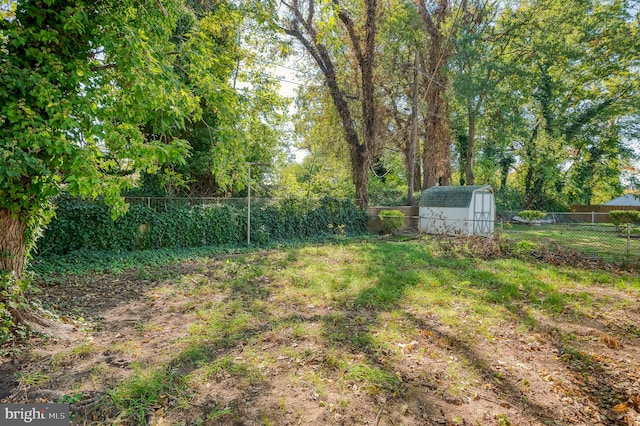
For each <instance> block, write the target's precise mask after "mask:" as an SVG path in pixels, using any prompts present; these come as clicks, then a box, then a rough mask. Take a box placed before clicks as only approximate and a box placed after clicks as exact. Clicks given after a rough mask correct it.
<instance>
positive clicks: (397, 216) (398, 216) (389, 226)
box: [378, 210, 404, 234]
mask: <svg viewBox="0 0 640 426" xmlns="http://www.w3.org/2000/svg"><path fill="white" fill-rule="evenodd" d="M378 217H379V218H380V224H381V225H382V233H384V234H391V233H392V232H394V231H396V230H398V229H400V227H401V226H402V222H403V221H404V214H403V213H402V212H401V211H400V210H383V211H381V212H380V214H379V215H378Z"/></svg>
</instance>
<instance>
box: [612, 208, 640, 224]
mask: <svg viewBox="0 0 640 426" xmlns="http://www.w3.org/2000/svg"><path fill="white" fill-rule="evenodd" d="M609 218H610V219H611V223H613V224H614V225H616V226H621V225H623V224H626V223H640V211H639V210H612V211H610V212H609Z"/></svg>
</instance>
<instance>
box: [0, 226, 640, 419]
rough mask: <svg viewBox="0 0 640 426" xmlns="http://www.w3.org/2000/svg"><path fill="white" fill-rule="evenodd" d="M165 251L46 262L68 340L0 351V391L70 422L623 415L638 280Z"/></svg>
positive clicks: (521, 261)
mask: <svg viewBox="0 0 640 426" xmlns="http://www.w3.org/2000/svg"><path fill="white" fill-rule="evenodd" d="M167 262H168V263H164V264H162V265H160V266H144V265H143V264H139V265H138V266H137V267H134V268H131V269H126V270H121V271H112V272H109V273H98V274H96V273H95V272H93V273H82V272H81V271H79V270H78V273H77V274H74V273H68V274H67V275H66V276H56V279H51V277H48V276H44V275H46V274H45V273H44V272H43V273H42V274H41V276H40V277H39V281H38V283H37V287H38V289H39V291H40V293H39V294H38V296H37V297H38V298H39V299H40V300H41V301H42V302H43V304H45V305H46V306H47V307H49V308H50V309H51V310H52V311H53V312H55V313H57V314H58V315H59V317H60V320H61V321H64V322H68V323H69V324H73V325H74V326H75V327H76V328H77V331H76V332H75V333H72V334H71V335H70V336H69V338H68V339H45V338H33V339H31V340H27V341H25V342H24V343H23V344H22V345H14V346H13V347H5V348H4V350H5V355H4V357H3V358H2V360H1V363H2V364H1V365H0V367H1V368H0V400H1V401H2V402H26V401H29V402H44V401H59V402H66V403H69V404H71V407H72V412H73V413H74V417H73V423H74V424H105V425H106V424H128V425H143V424H155V425H161V424H164V425H169V424H171V425H175V424H185V425H186V424H222V425H227V424H228V425H233V424H265V425H268V424H273V425H284V424H315V425H327V424H347V425H358V424H362V425H365V424H366V425H376V424H379V425H391V424H405V425H424V424H427V425H440V424H443V425H444V424H449V425H463V424H472V425H510V424H512V425H516V424H517V425H538V424H540V425H542V424H551V425H574V424H575V425H578V424H594V425H597V424H601V425H632V424H637V423H638V422H640V407H639V403H640V353H639V352H640V328H638V324H640V309H639V308H638V306H639V305H638V302H639V301H640V277H639V276H638V275H637V274H635V273H630V272H625V271H619V270H615V269H614V268H609V269H610V270H607V271H605V270H600V269H590V270H589V269H585V268H584V267H580V268H575V267H568V266H555V265H551V264H548V263H545V262H538V261H535V260H532V259H531V258H527V257H525V256H524V252H523V251H522V250H519V249H518V247H516V246H515V245H510V243H509V242H508V241H505V240H500V239H498V240H484V239H482V240H473V239H470V240H462V239H446V238H443V239H431V238H423V239H411V240H403V241H399V240H389V239H387V240H377V239H376V240H372V239H369V240H362V241H359V242H348V241H346V242H345V241H343V242H342V243H341V244H316V245H308V246H298V247H292V248H288V249H281V250H272V251H269V252H261V253H256V254H250V253H241V254H235V255H226V256H225V255H215V256H212V257H209V256H200V257H194V258H193V259H192V260H174V261H171V260H168V261H167ZM158 265H159V263H158ZM42 270H43V271H45V269H42ZM87 270H88V269H87ZM50 273H51V274H53V272H50ZM47 278H49V279H47Z"/></svg>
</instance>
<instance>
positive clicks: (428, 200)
mask: <svg viewBox="0 0 640 426" xmlns="http://www.w3.org/2000/svg"><path fill="white" fill-rule="evenodd" d="M476 191H482V192H491V193H493V190H492V189H491V186H490V185H470V186H432V187H431V188H428V189H426V190H424V191H422V195H421V196H420V207H456V208H459V207H469V205H470V204H471V198H472V197H473V193H474V192H476Z"/></svg>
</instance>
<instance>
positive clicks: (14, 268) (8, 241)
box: [0, 208, 26, 278]
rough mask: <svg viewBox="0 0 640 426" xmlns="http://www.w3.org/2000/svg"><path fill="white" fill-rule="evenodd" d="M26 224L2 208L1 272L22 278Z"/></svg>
mask: <svg viewBox="0 0 640 426" xmlns="http://www.w3.org/2000/svg"><path fill="white" fill-rule="evenodd" d="M24 232H25V224H24V223H22V222H21V221H20V219H18V218H17V217H16V216H13V215H11V213H9V210H7V209H3V208H0V271H8V272H13V274H14V276H15V277H16V278H20V277H21V276H22V271H23V270H24V257H25V247H26V245H25V239H24Z"/></svg>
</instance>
